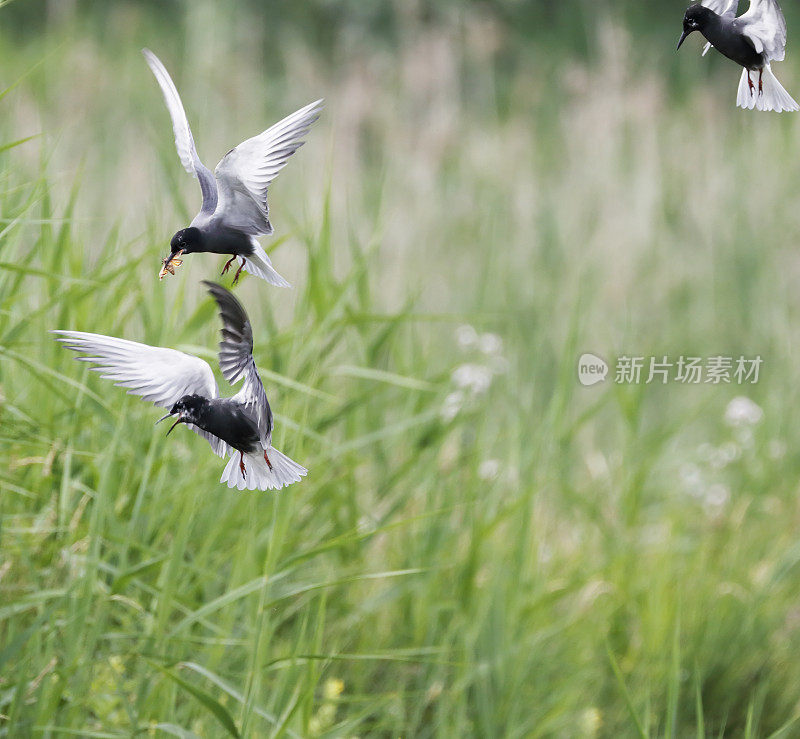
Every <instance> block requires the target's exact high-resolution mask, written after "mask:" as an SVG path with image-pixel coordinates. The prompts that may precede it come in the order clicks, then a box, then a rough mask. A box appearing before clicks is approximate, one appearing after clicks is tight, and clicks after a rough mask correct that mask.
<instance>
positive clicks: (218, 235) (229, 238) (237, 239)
mask: <svg viewBox="0 0 800 739" xmlns="http://www.w3.org/2000/svg"><path fill="white" fill-rule="evenodd" d="M203 232H204V237H205V238H204V239H203V245H204V249H203V251H207V252H211V253H212V254H238V255H241V256H244V257H247V256H250V255H251V254H252V253H253V244H252V242H251V241H250V237H249V236H247V234H243V233H242V232H241V231H236V230H234V229H232V228H226V227H220V226H217V225H216V224H214V223H212V224H210V225H209V226H208V227H207V228H204V229H203Z"/></svg>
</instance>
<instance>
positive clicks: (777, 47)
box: [736, 0, 786, 62]
mask: <svg viewBox="0 0 800 739" xmlns="http://www.w3.org/2000/svg"><path fill="white" fill-rule="evenodd" d="M736 23H737V24H739V26H740V28H741V31H742V33H744V35H745V36H747V38H748V39H750V41H751V42H752V44H753V47H754V48H755V50H756V52H757V53H759V54H763V55H764V56H765V57H766V61H767V62H773V61H774V62H782V61H783V59H784V57H785V56H786V19H785V18H784V17H783V11H782V10H781V8H780V5H778V2H777V0H751V3H750V8H749V10H748V11H747V12H746V13H744V14H743V15H741V16H740V17H739V18H737V20H736Z"/></svg>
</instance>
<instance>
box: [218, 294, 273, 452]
mask: <svg viewBox="0 0 800 739" xmlns="http://www.w3.org/2000/svg"><path fill="white" fill-rule="evenodd" d="M203 284H204V285H205V286H206V287H207V288H208V291H209V292H210V293H211V297H213V298H214V300H216V301H217V305H218V306H219V317H220V318H221V319H222V341H221V342H220V343H219V368H220V370H222V374H223V376H224V377H225V379H226V380H227V381H228V382H230V383H231V385H233V384H234V383H235V382H238V381H239V380H240V379H241V378H244V383H243V384H242V389H241V390H240V391H239V392H238V393H237V394H236V395H235V396H234V399H235V400H237V401H239V402H240V403H243V404H244V405H245V406H247V410H248V412H249V413H250V414H251V415H252V416H253V418H255V419H256V422H257V424H258V431H259V434H260V435H261V441H262V443H264V444H267V445H269V444H270V443H271V441H272V410H271V408H270V407H269V401H268V400H267V393H266V391H265V390H264V385H262V384H261V378H260V377H259V376H258V370H257V369H256V363H255V362H254V361H253V329H252V328H251V326H250V320H249V319H248V317H247V313H245V311H244V308H243V307H242V304H241V303H240V302H239V301H238V300H237V299H236V298H235V297H234V296H233V293H231V292H230V291H229V290H226V289H225V288H224V287H222V285H217V284H216V283H215V282H206V281H204V282H203Z"/></svg>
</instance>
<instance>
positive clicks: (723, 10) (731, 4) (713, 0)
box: [700, 0, 739, 56]
mask: <svg viewBox="0 0 800 739" xmlns="http://www.w3.org/2000/svg"><path fill="white" fill-rule="evenodd" d="M700 5H705V7H707V8H710V9H711V10H713V11H714V12H715V13H716V14H717V15H723V16H724V15H727V16H729V17H730V18H735V17H736V11H737V10H738V9H739V0H702V2H701V3H700ZM710 48H711V42H710V41H709V42H707V43H706V45H705V46H704V47H703V56H705V55H706V54H708V50H709V49H710Z"/></svg>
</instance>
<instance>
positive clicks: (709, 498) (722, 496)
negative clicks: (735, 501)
mask: <svg viewBox="0 0 800 739" xmlns="http://www.w3.org/2000/svg"><path fill="white" fill-rule="evenodd" d="M730 499H731V491H730V490H728V488H727V487H725V485H722V484H721V483H715V484H714V485H712V486H711V487H710V488H709V489H708V490H707V491H706V495H705V503H706V505H707V506H708V507H709V508H722V507H723V506H724V505H725V504H726V503H727V502H728V501H729V500H730Z"/></svg>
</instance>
